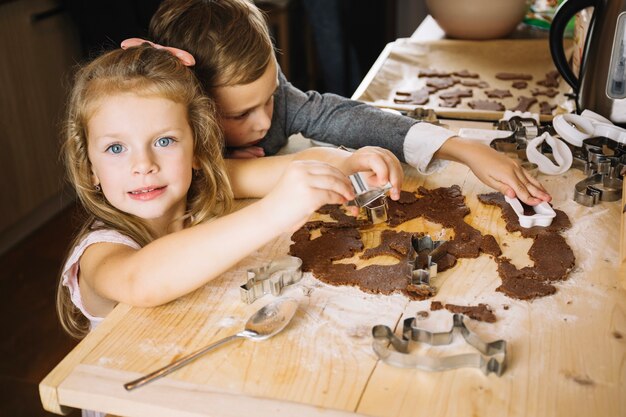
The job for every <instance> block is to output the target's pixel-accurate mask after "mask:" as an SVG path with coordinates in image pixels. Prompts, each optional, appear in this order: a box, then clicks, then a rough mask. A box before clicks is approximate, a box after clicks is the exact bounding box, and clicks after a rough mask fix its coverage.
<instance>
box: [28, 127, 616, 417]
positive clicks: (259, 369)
mask: <svg viewBox="0 0 626 417" xmlns="http://www.w3.org/2000/svg"><path fill="white" fill-rule="evenodd" d="M465 123H470V122H465ZM539 178H540V179H541V181H542V182H543V183H544V184H545V186H546V187H547V189H548V190H549V191H550V192H551V193H552V195H553V197H554V206H555V207H556V208H559V209H561V210H563V211H565V212H566V213H567V214H568V216H569V217H570V218H571V220H572V223H573V226H572V228H571V229H570V230H568V231H567V232H565V233H564V235H565V237H566V239H567V242H568V243H569V245H570V246H571V247H572V248H573V251H574V254H575V256H576V267H575V268H574V270H573V271H572V272H571V273H570V276H569V279H568V280H567V281H564V282H560V283H557V284H556V286H557V293H556V294H554V295H552V296H548V297H545V298H540V299H536V300H534V301H530V302H529V301H519V300H513V299H510V298H508V297H506V296H505V295H503V294H502V293H497V292H495V289H496V288H497V287H498V286H499V285H500V278H499V277H498V274H497V272H496V263H495V261H494V260H493V259H492V258H491V257H490V256H487V255H481V256H480V257H478V258H476V259H461V260H460V261H459V263H458V264H457V265H456V266H455V267H454V268H452V269H450V270H448V271H445V272H443V273H440V274H439V275H438V276H437V278H435V280H434V284H435V286H436V287H437V288H438V293H437V295H436V296H435V297H434V299H436V300H440V301H443V302H444V303H453V304H461V305H476V304H478V303H481V302H482V303H487V304H489V305H490V306H491V307H492V308H493V309H494V311H495V314H496V315H497V317H498V320H497V321H496V322H495V323H481V322H476V321H473V320H469V319H466V322H467V325H468V327H470V328H471V329H472V330H474V331H475V332H476V333H477V334H478V335H479V336H480V337H481V338H482V339H484V340H486V341H491V340H495V339H500V338H503V339H505V340H506V341H507V343H508V368H507V370H506V372H505V373H504V374H503V375H502V376H501V377H497V376H495V375H494V374H490V375H489V376H485V375H484V374H483V373H482V372H481V371H480V370H478V369H473V368H463V369H458V370H452V371H445V372H426V371H421V370H414V369H402V368H396V367H393V366H390V365H387V364H385V363H383V362H381V361H380V360H378V359H377V357H376V356H375V354H374V352H373V351H372V348H371V343H372V337H371V328H372V326H374V325H376V324H386V325H388V326H390V327H392V328H396V332H398V331H399V327H398V325H399V326H400V327H401V322H402V319H403V318H406V317H412V316H414V315H415V313H416V312H417V311H420V310H429V309H430V301H431V300H426V301H420V302H417V301H412V302H411V301H409V300H408V299H406V298H405V297H404V296H402V295H399V294H398V295H392V296H382V295H371V294H365V293H362V292H361V291H359V290H358V289H356V288H352V287H332V286H328V285H326V284H323V283H321V282H319V281H317V280H316V279H315V278H313V277H312V276H311V275H310V274H305V276H304V278H303V279H302V281H300V282H299V283H297V284H295V285H293V286H291V287H288V288H287V289H286V290H285V291H284V292H283V295H286V296H290V297H294V298H296V299H297V300H298V302H299V310H298V312H297V314H296V317H295V318H294V320H293V322H292V323H291V324H290V325H289V326H288V327H287V329H286V330H285V331H284V332H283V333H280V334H278V335H277V336H275V337H274V338H272V339H270V340H266V341H263V342H253V341H248V340H243V341H235V342H232V343H230V344H228V345H225V346H223V347H221V348H219V349H218V350H215V351H213V352H211V353H209V354H207V355H206V356H205V357H203V358H201V359H199V360H198V361H196V362H195V363H193V364H191V365H188V366H187V367H185V368H183V369H181V370H179V371H176V372H175V373H173V374H171V375H169V376H168V377H166V378H163V379H161V380H158V381H156V382H154V383H152V384H150V385H147V386H145V387H142V388H140V389H137V390H136V391H133V392H126V391H125V390H124V388H123V387H122V384H123V383H124V382H127V381H130V380H132V379H135V378H137V377H138V376H140V375H142V374H144V373H147V372H149V371H151V370H154V369H155V368H158V367H161V366H164V365H166V364H168V363H169V362H171V361H173V360H175V359H177V358H179V357H181V356H183V355H185V354H187V353H190V352H192V351H195V350H197V349H199V348H201V347H203V346H205V345H207V344H209V343H211V342H214V341H216V340H218V339H220V338H223V337H225V336H228V335H231V334H234V333H236V332H238V331H240V330H241V329H242V328H243V326H244V323H245V321H246V319H247V318H248V317H249V316H250V315H251V314H252V313H253V312H254V311H256V310H257V309H258V308H259V307H260V306H262V305H264V304H266V303H268V302H269V301H271V300H272V299H274V297H272V296H265V297H263V298H261V299H259V300H257V301H256V302H255V303H253V304H251V305H247V304H244V303H243V302H242V301H241V300H240V295H239V286H240V285H241V284H243V283H244V281H245V272H246V269H247V268H250V267H256V266H260V265H262V264H263V263H264V262H267V261H269V260H271V259H275V258H276V257H278V256H280V255H283V254H286V253H287V252H288V248H289V244H290V236H289V235H284V236H281V237H280V238H278V239H276V240H275V241H274V242H272V243H271V244H269V245H267V246H266V247H264V248H263V249H262V250H260V251H258V252H256V253H254V254H252V255H251V256H249V257H248V258H246V259H245V260H244V261H243V262H241V263H240V264H239V265H237V266H236V267H235V268H233V270H232V271H230V272H228V273H226V274H224V275H223V276H222V277H220V278H219V279H216V280H215V281H213V282H211V283H210V284H208V285H206V286H205V287H203V288H200V289H199V290H197V291H195V292H194V293H192V294H190V295H188V296H186V297H183V298H181V299H179V300H177V301H174V302H171V303H169V304H167V305H164V306H161V307H158V308H152V309H141V308H131V307H129V306H126V305H119V306H118V307H117V308H116V309H115V310H114V311H113V312H112V313H111V314H110V315H109V316H108V317H107V318H106V319H105V320H104V322H103V323H102V324H101V325H100V326H99V327H98V328H97V329H96V330H95V331H94V332H92V333H91V334H90V335H89V336H88V337H87V338H86V339H85V340H84V341H82V342H81V343H80V344H79V345H78V346H77V347H76V348H75V349H74V350H73V351H72V352H71V353H70V354H69V355H68V356H67V357H66V358H65V359H64V360H63V361H62V362H61V363H59V365H58V366H57V367H56V368H55V369H54V370H53V371H52V372H51V373H50V374H49V375H48V376H47V377H46V378H45V379H44V380H43V381H42V382H41V384H40V393H41V400H42V403H43V405H44V407H45V408H46V409H47V410H50V411H52V412H56V413H61V412H63V411H67V408H66V407H77V408H85V409H95V410H100V411H104V412H107V413H111V414H115V415H124V416H172V415H176V416H209V415H210V416H220V417H222V416H242V415H254V416H267V417H279V416H289V417H291V416H318V415H319V416H322V415H323V416H348V415H350V416H352V415H367V416H407V417H408V416H429V417H430V416H455V417H462V416H468V417H469V416H524V417H526V416H543V417H545V416H565V415H567V416H592V415H602V416H624V415H626V366H624V364H625V363H626V291H624V289H623V288H622V283H621V282H620V272H619V262H620V255H619V242H620V235H621V233H617V231H619V230H620V218H621V215H622V205H621V204H620V203H619V202H615V203H601V204H599V205H597V206H595V207H592V208H588V207H584V206H581V205H578V204H577V203H575V202H573V201H572V194H573V187H574V184H575V183H576V182H577V181H579V180H581V179H583V178H584V175H583V173H582V172H580V171H577V170H570V171H568V172H566V173H565V174H563V175H561V176H558V177H548V176H543V175H540V176H539ZM453 184H458V185H460V186H461V188H462V191H463V194H464V195H465V197H466V203H467V205H468V206H469V208H470V209H471V214H470V215H469V216H468V217H467V219H466V220H467V222H468V223H470V224H471V225H472V226H473V227H475V228H477V229H479V230H480V231H481V232H482V233H483V234H485V233H491V234H493V235H494V236H495V238H496V240H497V241H498V243H499V244H500V246H501V247H502V249H503V251H504V255H505V256H508V257H510V258H511V259H513V262H514V263H515V264H516V265H517V266H518V267H521V266H524V265H529V264H530V260H529V259H528V255H527V251H528V248H529V247H530V244H531V240H528V239H523V238H521V237H520V236H519V235H518V234H510V233H508V232H506V230H505V227H504V222H503V220H502V219H501V218H500V209H499V208H497V207H493V206H485V205H482V204H481V203H479V202H478V200H477V198H476V196H477V194H480V193H483V192H489V191H491V190H490V189H488V188H487V187H486V186H484V185H483V184H482V183H480V182H479V181H478V180H477V179H476V178H475V177H474V175H473V174H472V173H471V172H470V171H469V170H468V169H467V168H466V167H465V166H462V165H459V164H455V163H451V164H449V165H448V167H447V168H446V169H444V170H443V171H442V172H439V173H437V174H434V175H431V176H428V177H425V176H421V175H418V174H417V173H416V172H415V170H413V169H412V168H408V167H407V169H406V181H405V184H404V188H405V189H407V190H415V189H416V187H417V186H419V185H423V186H425V187H427V188H435V187H439V186H450V185H453ZM242 204H245V203H242ZM400 228H401V229H402V230H412V231H428V232H431V233H439V229H440V228H439V227H438V225H435V224H431V223H429V222H427V221H424V220H421V219H416V220H413V221H410V222H407V223H405V224H403V225H401V226H400ZM381 230H382V228H376V229H374V230H373V231H369V232H366V233H365V234H364V236H363V237H364V242H365V243H366V245H367V246H374V245H376V244H377V239H378V234H379V233H380V231H381ZM448 233H449V231H448ZM440 236H444V237H445V236H446V234H445V232H444V233H443V235H441V234H440ZM355 260H356V262H357V263H359V264H364V262H363V261H360V260H357V259H356V257H355ZM374 261H376V262H381V261H383V262H384V261H386V260H385V259H382V260H381V259H375V260H374ZM387 261H388V260H387ZM173 279H175V277H173ZM420 325H422V326H424V327H425V328H428V329H430V330H437V331H445V330H448V329H449V328H450V326H451V314H450V313H447V312H445V311H438V312H431V313H430V316H429V317H428V318H427V319H425V320H423V321H420Z"/></svg>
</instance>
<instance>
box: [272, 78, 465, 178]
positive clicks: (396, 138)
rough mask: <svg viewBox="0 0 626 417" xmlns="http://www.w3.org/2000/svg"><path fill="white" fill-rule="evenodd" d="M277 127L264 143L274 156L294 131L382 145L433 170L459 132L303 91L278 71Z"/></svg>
mask: <svg viewBox="0 0 626 417" xmlns="http://www.w3.org/2000/svg"><path fill="white" fill-rule="evenodd" d="M278 78H279V89H278V92H277V94H276V96H275V98H274V100H275V103H274V115H273V118H272V126H271V128H270V131H269V132H268V134H267V136H266V139H265V140H264V142H263V143H262V146H263V148H264V150H265V154H266V155H274V154H275V153H276V152H278V150H279V149H280V148H281V147H282V146H284V145H285V144H286V141H287V138H288V137H289V136H290V135H293V134H296V133H301V134H302V135H304V136H305V137H307V138H309V139H314V140H318V141H320V142H326V143H330V144H333V145H343V146H347V147H349V148H354V149H358V148H361V147H363V146H380V147H382V148H385V149H388V150H390V151H391V152H393V153H394V155H396V157H398V159H399V160H400V161H402V162H407V163H409V164H410V165H412V166H414V167H416V168H418V170H419V171H420V172H423V173H428V172H430V171H432V169H433V168H434V166H429V163H430V161H431V159H432V156H433V154H434V153H435V152H437V150H438V149H439V147H441V145H442V144H443V143H444V142H445V141H446V139H448V138H450V137H452V136H454V132H452V131H450V130H448V129H443V128H441V127H438V126H433V125H431V124H428V123H418V122H417V121H416V120H414V119H411V118H409V117H405V116H399V115H397V114H392V113H389V112H385V111H382V110H380V109H378V108H376V107H373V106H370V105H368V104H365V103H361V102H358V101H354V100H349V99H347V98H344V97H340V96H338V95H335V94H319V93H317V92H315V91H308V92H306V93H305V92H302V91H300V90H299V89H297V88H295V87H294V86H293V85H291V84H290V83H289V81H287V79H286V78H285V76H284V75H283V74H282V72H280V71H279V74H278Z"/></svg>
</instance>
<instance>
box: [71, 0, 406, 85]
mask: <svg viewBox="0 0 626 417" xmlns="http://www.w3.org/2000/svg"><path fill="white" fill-rule="evenodd" d="M159 3H160V0H132V1H125V0H124V1H123V0H107V1H82V0H65V7H66V8H67V10H68V12H69V13H70V16H71V17H72V18H73V20H74V22H75V24H76V26H77V27H78V31H79V34H80V38H81V44H82V46H83V52H84V56H85V58H93V57H94V56H96V55H98V54H99V53H101V52H102V51H103V50H106V49H111V48H116V47H118V46H119V44H120V42H121V41H122V40H124V39H126V38H131V37H144V38H146V37H147V33H148V25H149V22H150V18H151V17H152V15H153V14H154V12H155V10H156V9H157V7H158V5H159ZM283 3H284V4H283ZM257 5H258V6H259V7H260V8H261V9H262V10H264V11H265V12H266V14H267V17H268V19H269V21H270V22H274V21H275V20H277V19H276V18H278V17H279V16H280V15H286V17H287V22H288V28H287V30H288V32H289V47H288V49H287V48H284V46H283V45H280V42H277V41H276V42H275V43H276V46H277V47H278V49H279V50H280V52H279V60H280V59H281V58H283V59H287V60H288V62H289V70H288V73H287V71H286V75H287V78H288V79H289V80H290V81H291V82H292V83H293V84H294V85H295V86H296V87H298V88H300V89H302V90H309V89H314V90H318V91H321V92H334V93H337V94H341V95H344V96H350V95H351V94H352V92H353V91H354V90H355V89H356V87H357V86H358V84H359V83H360V81H361V80H362V79H363V77H364V76H365V74H366V73H367V71H368V70H369V68H370V67H371V65H372V64H373V63H374V61H375V60H376V58H377V57H378V55H379V54H380V52H381V51H382V50H383V48H384V47H385V45H386V44H387V43H388V42H391V41H393V40H394V39H395V38H396V28H395V14H396V1H395V0H289V1H282V2H267V1H257ZM270 29H271V32H272V35H273V38H274V39H275V40H279V39H280V36H279V33H278V32H279V31H280V30H284V28H283V27H281V26H280V25H277V24H270ZM320 45H321V46H320ZM281 55H284V57H282V56H281Z"/></svg>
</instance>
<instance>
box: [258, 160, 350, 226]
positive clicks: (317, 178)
mask: <svg viewBox="0 0 626 417" xmlns="http://www.w3.org/2000/svg"><path fill="white" fill-rule="evenodd" d="M354 197H355V195H354V190H353V188H352V184H351V183H350V179H349V178H348V177H347V176H346V175H345V174H344V173H342V172H341V171H340V170H339V169H337V168H335V167H333V166H331V165H329V164H327V163H325V162H319V161H293V162H291V163H290V164H289V165H288V166H287V168H286V170H285V172H284V173H283V175H282V177H281V178H280V180H279V181H278V183H277V184H276V186H275V187H274V189H273V190H272V191H271V192H270V193H269V194H268V195H267V197H266V198H265V199H264V200H266V201H268V202H269V204H271V205H270V207H271V208H272V213H273V216H275V218H276V219H279V220H280V222H281V223H282V224H284V227H285V229H290V228H291V229H293V230H295V229H297V228H299V227H300V226H302V225H303V224H304V223H305V222H306V221H307V220H308V219H309V217H310V216H311V214H312V213H313V212H314V211H315V210H317V209H319V208H320V207H322V206H323V205H325V204H343V203H345V202H347V201H349V200H352V199H354Z"/></svg>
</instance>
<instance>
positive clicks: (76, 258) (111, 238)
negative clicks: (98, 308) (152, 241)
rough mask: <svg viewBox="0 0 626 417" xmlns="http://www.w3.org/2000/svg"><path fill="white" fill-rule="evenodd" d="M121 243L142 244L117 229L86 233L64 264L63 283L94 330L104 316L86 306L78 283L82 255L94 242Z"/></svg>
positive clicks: (128, 244)
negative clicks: (94, 313)
mask: <svg viewBox="0 0 626 417" xmlns="http://www.w3.org/2000/svg"><path fill="white" fill-rule="evenodd" d="M103 242H104V243H119V244H122V245H127V246H130V247H131V248H134V249H139V248H140V246H139V244H137V243H136V242H135V241H134V240H132V239H131V238H129V237H128V236H125V235H123V234H121V233H119V232H117V231H115V230H107V229H100V230H94V231H93V232H91V233H89V234H88V235H86V236H85V237H84V238H83V239H82V240H81V241H80V242H79V243H78V244H77V245H76V246H75V247H74V249H72V253H71V254H70V256H69V258H68V259H67V262H65V265H64V266H63V273H62V275H61V276H62V280H63V281H62V283H63V285H65V286H66V287H67V288H68V289H69V291H70V296H71V298H72V303H74V305H75V306H76V307H78V309H79V310H80V311H81V312H82V313H83V314H84V315H85V317H87V318H88V319H89V322H90V329H91V330H93V329H94V328H95V327H96V326H97V325H98V324H100V322H101V321H102V320H103V319H104V317H96V316H93V315H91V314H90V313H89V312H88V311H87V309H85V306H84V305H83V300H82V297H81V295H80V286H79V285H78V272H79V270H80V257H81V256H83V253H84V252H85V249H87V248H88V247H89V246H90V245H93V244H94V243H103Z"/></svg>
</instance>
